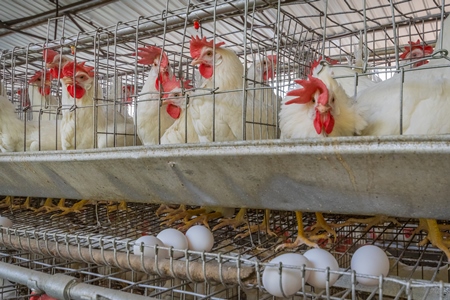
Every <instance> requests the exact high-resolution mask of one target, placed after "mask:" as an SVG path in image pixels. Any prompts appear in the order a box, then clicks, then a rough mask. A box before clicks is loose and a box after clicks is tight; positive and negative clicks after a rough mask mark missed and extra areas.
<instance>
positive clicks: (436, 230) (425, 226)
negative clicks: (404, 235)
mask: <svg viewBox="0 0 450 300" xmlns="http://www.w3.org/2000/svg"><path fill="white" fill-rule="evenodd" d="M419 222H420V223H419V226H418V227H417V229H416V231H417V233H418V232H420V231H422V230H423V231H426V232H427V233H428V234H427V236H426V237H425V238H424V239H423V240H422V241H420V242H419V246H424V245H426V244H427V243H431V244H432V245H433V246H435V247H436V248H438V249H440V250H442V251H443V252H444V253H445V255H446V256H447V260H448V261H450V250H449V247H450V241H448V240H444V238H443V237H442V232H441V228H440V225H439V224H438V223H437V222H436V220H435V219H419ZM444 228H445V225H444ZM416 231H415V232H416Z"/></svg>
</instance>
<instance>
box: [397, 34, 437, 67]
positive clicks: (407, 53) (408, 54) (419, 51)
mask: <svg viewBox="0 0 450 300" xmlns="http://www.w3.org/2000/svg"><path fill="white" fill-rule="evenodd" d="M408 44H409V46H406V47H405V50H404V51H403V53H402V54H400V56H399V57H400V59H402V60H403V61H408V62H413V61H416V62H415V63H413V64H412V67H413V68H416V67H420V66H422V65H424V64H427V63H428V60H422V58H423V57H425V56H428V55H431V54H433V51H434V49H433V47H432V46H430V45H425V44H423V45H422V44H421V43H420V40H417V41H416V42H413V41H409V42H408Z"/></svg>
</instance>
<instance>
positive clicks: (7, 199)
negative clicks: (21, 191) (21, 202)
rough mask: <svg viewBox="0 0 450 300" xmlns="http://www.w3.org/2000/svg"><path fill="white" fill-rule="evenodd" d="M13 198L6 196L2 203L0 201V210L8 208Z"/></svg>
mask: <svg viewBox="0 0 450 300" xmlns="http://www.w3.org/2000/svg"><path fill="white" fill-rule="evenodd" d="M13 200H14V197H12V196H6V197H5V198H4V199H3V200H2V201H0V208H5V207H10V206H11V205H12V203H13Z"/></svg>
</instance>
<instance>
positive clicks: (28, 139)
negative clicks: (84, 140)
mask: <svg viewBox="0 0 450 300" xmlns="http://www.w3.org/2000/svg"><path fill="white" fill-rule="evenodd" d="M0 120H1V121H0V150H1V151H2V152H22V151H24V150H25V151H39V150H59V149H61V139H60V138H59V137H58V136H57V128H58V127H57V123H56V122H55V121H51V120H41V121H40V122H39V121H26V122H24V121H22V120H20V119H19V118H18V117H17V115H16V109H15V107H14V105H13V104H12V103H11V102H10V101H9V100H8V99H7V98H6V97H3V96H0ZM25 129H26V131H25ZM58 130H59V128H58ZM25 134H26V135H25Z"/></svg>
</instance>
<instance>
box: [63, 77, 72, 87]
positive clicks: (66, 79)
mask: <svg viewBox="0 0 450 300" xmlns="http://www.w3.org/2000/svg"><path fill="white" fill-rule="evenodd" d="M61 80H62V81H63V82H64V83H65V84H66V85H70V84H73V79H72V78H70V77H63V78H62V79H61Z"/></svg>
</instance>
